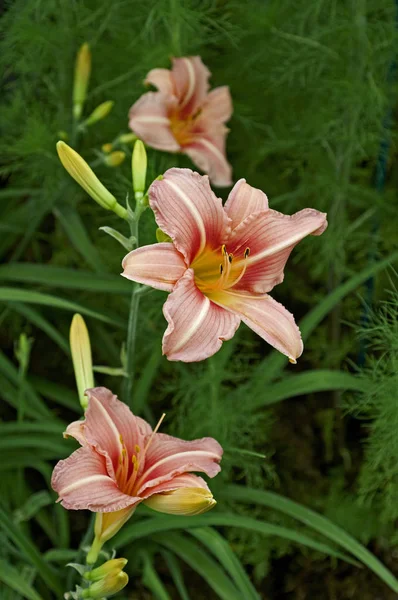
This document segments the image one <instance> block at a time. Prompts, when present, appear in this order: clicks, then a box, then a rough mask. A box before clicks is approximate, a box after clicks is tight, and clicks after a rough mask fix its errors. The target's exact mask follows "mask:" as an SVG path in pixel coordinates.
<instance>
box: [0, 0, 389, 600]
mask: <svg viewBox="0 0 398 600" xmlns="http://www.w3.org/2000/svg"><path fill="white" fill-rule="evenodd" d="M397 10H398V9H397V5H396V3H395V2H394V1H393V0H344V1H342V0H297V1H296V2H292V0H258V1H256V0H245V1H244V0H158V1H156V0H148V1H147V2H141V1H139V0H113V1H112V2H109V0H95V1H94V0H92V1H90V0H45V1H44V0H13V1H11V2H6V3H5V5H4V6H3V9H2V17H1V19H0V30H1V38H2V39H1V42H0V64H1V72H2V94H1V100H0V102H1V111H0V130H1V140H0V182H1V190H0V233H1V235H0V256H1V260H2V265H1V266H0V323H1V335H0V339H1V353H0V395H1V397H2V401H1V405H0V419H1V421H0V450H1V452H2V460H1V463H0V471H1V478H0V482H1V483H0V487H1V504H0V540H1V544H0V597H1V599H2V600H3V599H4V600H11V599H12V600H18V599H19V598H32V599H33V600H38V598H42V599H45V600H47V599H50V598H61V597H62V593H63V592H64V591H67V590H70V589H72V587H73V585H74V583H76V581H75V580H74V578H75V573H74V571H73V570H72V569H70V568H69V569H67V568H66V567H65V564H66V563H67V562H69V561H75V560H77V559H76V553H77V552H78V547H79V544H80V542H81V540H82V538H83V536H84V534H85V531H86V529H87V526H88V523H89V515H88V514H86V513H85V512H76V513H75V512H73V513H68V512H67V511H66V510H64V509H62V508H61V507H60V506H59V505H55V504H54V501H55V494H54V492H52V490H51V487H50V485H49V478H50V475H51V470H52V467H53V465H54V464H55V462H56V461H57V460H59V459H60V458H63V457H65V456H67V455H68V454H69V453H70V452H71V451H72V450H73V449H74V447H75V445H74V444H73V442H71V441H68V440H63V439H62V435H61V433H62V431H63V429H64V427H65V425H66V424H67V423H68V422H70V421H71V420H73V419H76V418H78V415H79V414H80V407H79V404H78V399H77V395H76V391H75V382H74V376H73V369H72V364H71V360H70V355H69V344H68V333H69V326H70V322H71V318H72V316H73V313H74V312H76V311H79V312H81V313H82V314H83V315H84V316H85V318H86V321H87V324H88V328H89V331H90V336H91V342H92V347H93V358H94V364H95V365H99V366H104V365H105V366H107V367H114V368H120V366H121V358H120V356H121V348H122V344H123V342H124V340H125V336H126V324H127V318H128V311H129V296H130V293H131V289H132V287H131V284H130V282H127V281H125V280H123V279H122V278H121V277H120V276H119V273H120V271H121V266H120V265H121V260H122V258H123V256H124V254H125V253H124V251H123V248H122V247H121V246H119V245H118V244H117V242H116V241H114V240H113V239H111V238H110V237H108V236H106V234H105V233H103V232H102V231H99V227H102V226H105V225H108V226H111V227H115V226H116V227H117V226H118V225H119V223H118V219H117V217H116V216H113V215H111V213H106V212H105V211H103V210H102V209H101V208H100V207H99V206H97V205H96V204H95V203H94V202H93V201H92V200H91V199H90V198H89V197H88V196H87V195H85V193H84V192H83V191H82V190H81V189H80V188H79V187H78V186H77V185H76V184H75V182H74V181H73V180H72V179H71V178H70V177H69V176H68V175H67V173H66V172H65V171H64V170H63V168H62V166H61V165H60V163H59V160H58V157H57V154H56V151H55V144H56V142H57V140H58V139H59V137H60V133H59V132H61V131H64V132H66V133H67V134H69V136H70V133H71V127H72V87H73V70H74V62H75V57H76V53H77V51H78V49H79V47H80V46H81V44H82V43H83V42H88V43H89V44H90V47H91V51H92V61H93V63H92V76H91V81H90V90H89V95H88V100H87V104H86V109H85V110H86V114H89V113H90V112H91V110H93V109H94V108H95V107H96V106H97V105H98V104H100V103H101V102H104V101H106V100H113V101H114V102H115V105H114V108H113V110H112V112H111V113H110V115H109V116H108V117H107V118H106V119H105V120H103V121H101V122H99V123H98V124H97V125H96V126H94V127H91V128H90V129H88V130H87V132H86V134H85V135H84V136H81V137H80V139H79V140H78V141H77V142H76V144H75V146H74V147H75V148H76V149H77V150H78V151H79V152H80V153H81V154H82V156H84V157H85V159H86V160H87V161H89V162H93V161H97V159H98V157H99V156H100V149H101V146H102V145H103V144H104V143H108V142H111V141H112V140H113V139H114V138H115V137H117V136H118V135H119V134H121V133H126V132H127V131H128V128H127V114H128V110H129V108H130V106H131V105H132V104H133V103H134V102H135V100H136V99H137V98H139V97H140V96H141V94H142V93H143V92H144V91H145V88H144V86H143V79H144V77H145V75H146V73H147V72H148V71H149V70H150V69H152V68H154V67H169V65H170V58H171V57H172V56H189V55H196V54H199V55H200V56H201V57H202V59H203V61H204V63H205V64H206V65H207V66H208V67H209V69H210V71H211V72H212V79H211V83H212V86H213V87H214V86H217V85H229V86H230V89H231V93H232V98H233V102H234V115H233V117H232V120H231V121H230V123H229V128H230V130H231V131H230V134H229V137H228V142H227V152H228V157H229V160H230V162H231V163H232V166H233V173H234V175H233V176H234V180H235V181H236V180H237V179H239V178H241V177H245V178H246V180H247V181H248V183H250V184H251V185H253V186H255V187H258V188H260V189H262V190H263V191H264V192H265V193H266V194H267V195H268V198H269V201H270V207H271V208H274V209H276V210H279V211H281V212H283V213H287V214H292V213H293V212H295V211H298V210H300V209H302V208H306V207H313V208H316V209H318V210H321V211H324V212H327V213H328V218H329V228H328V230H327V231H326V232H325V233H324V234H323V236H322V237H321V238H310V239H306V240H305V241H303V242H302V243H301V244H300V245H299V246H298V247H297V248H296V249H295V250H294V252H293V255H292V257H291V259H290V261H289V263H288V265H287V268H286V271H285V281H284V283H283V284H282V285H280V286H278V287H277V288H276V289H275V290H274V292H273V296H274V297H275V299H276V300H278V301H280V302H282V303H283V304H284V305H285V306H286V307H287V308H288V309H289V310H290V311H291V312H292V313H293V314H294V315H295V317H296V320H297V321H298V322H301V329H302V332H303V337H304V340H305V350H304V354H303V356H302V357H301V359H300V360H299V362H298V364H297V365H296V366H292V365H287V364H286V362H287V361H286V360H285V359H284V358H283V357H282V356H281V355H279V354H277V353H276V352H275V351H272V350H271V349H270V347H269V346H267V345H266V344H265V342H263V341H262V340H261V339H260V338H258V337H257V336H255V334H254V333H253V332H251V331H250V330H249V329H247V328H246V327H245V326H244V325H242V326H241V327H240V329H239V332H238V335H236V336H235V337H234V339H233V340H232V341H230V342H228V343H225V344H224V346H223V348H222V350H221V351H220V352H219V353H218V354H217V355H215V356H214V357H212V358H211V359H209V360H207V361H205V362H203V363H198V364H190V365H186V364H182V363H169V362H168V361H167V360H166V359H165V358H164V357H162V356H161V338H162V335H163V332H164V329H165V321H164V318H163V316H162V312H161V306H162V304H163V302H164V300H165V297H166V295H165V294H164V293H163V292H154V293H152V294H150V295H148V296H147V297H146V298H145V302H143V303H142V308H141V312H140V315H139V322H138V336H139V337H138V349H139V353H138V355H137V382H136V386H135V389H134V391H133V397H132V398H131V399H130V401H131V404H132V406H133V409H134V411H135V412H137V413H139V414H142V415H143V416H144V417H145V418H147V419H148V420H149V421H150V422H151V423H152V424H155V423H156V421H157V420H158V417H159V416H160V414H161V413H162V412H163V411H164V412H166V413H167V418H166V421H165V424H164V427H165V428H167V431H168V432H169V433H172V434H175V435H178V436H181V437H183V438H187V439H190V438H194V437H201V436H204V435H210V436H214V437H215V438H216V439H218V440H219V441H220V443H221V444H222V445H223V446H224V448H225V455H224V459H223V470H222V473H221V475H220V476H218V477H217V478H216V479H215V480H214V481H212V491H213V493H214V495H215V497H216V498H217V500H218V506H217V508H216V509H215V510H214V511H212V512H211V513H209V514H208V515H205V516H204V517H194V518H192V520H191V521H189V522H188V520H187V519H185V520H184V519H182V518H179V517H159V516H156V515H154V513H149V511H144V510H143V511H141V512H140V511H137V516H136V517H135V518H134V522H133V521H131V522H130V524H129V525H128V526H126V528H125V529H124V530H123V531H122V532H121V534H120V539H119V540H118V541H117V547H118V552H119V554H120V553H121V555H124V556H126V558H128V559H129V565H128V567H127V570H128V572H129V574H130V584H129V586H128V588H126V590H125V591H124V592H123V593H121V594H120V598H125V599H126V600H127V599H143V600H146V599H150V598H155V599H160V600H168V599H170V598H171V599H174V598H176V599H177V598H181V599H182V600H201V598H208V599H210V598H212V599H213V598H223V599H224V600H235V599H237V598H242V599H243V600H251V599H255V598H257V599H258V598H262V599H272V600H282V599H283V600H285V599H286V600H306V599H311V600H314V599H318V598H320V599H325V600H337V599H339V600H345V599H347V600H348V599H352V598H353V599H361V600H375V599H376V598H383V600H389V599H390V598H391V599H393V598H397V597H398V596H397V591H398V583H397V581H396V580H395V579H394V577H393V575H391V573H387V572H384V571H383V573H384V577H383V574H382V572H381V571H380V567H379V564H378V563H372V561H371V559H369V556H368V555H366V559H365V556H359V554H358V552H359V551H358V548H357V547H356V546H355V545H353V542H352V538H348V540H349V541H347V540H346V539H345V538H344V535H343V533H342V531H341V530H340V529H339V530H336V529H334V527H335V526H338V527H340V528H342V530H344V531H345V532H347V534H350V535H351V536H353V537H354V538H356V539H357V540H358V541H359V542H361V543H362V544H364V545H365V546H368V548H369V550H371V552H373V553H374V554H375V556H377V557H378V559H379V560H381V561H382V562H383V563H384V564H385V565H386V566H387V567H388V568H389V569H390V570H391V571H392V572H393V573H395V574H398V566H397V562H396V557H397V550H398V537H397V534H396V530H395V522H396V519H397V517H398V466H397V465H398V435H397V428H398V403H397V390H398V375H397V372H398V299H397V298H398V297H397V288H396V285H397V278H396V271H395V270H394V263H395V266H396V260H397V256H398V254H397V252H398V250H397V231H398V213H397V208H398V203H397V185H398V181H397V171H396V169H395V161H396V126H395V120H394V117H395V108H396V99H397V85H396V83H397V82H396V77H397V73H396V66H395V61H396V58H397V56H396V55H397V39H398V38H397V25H396V22H397ZM123 149H124V150H125V151H126V153H128V154H129V153H131V146H130V147H127V146H126V147H125V148H123ZM129 158H130V155H129V156H128V158H127V159H126V160H125V161H124V163H123V164H122V165H120V166H119V167H117V168H109V167H107V166H106V165H104V164H103V163H102V162H101V160H98V161H97V162H98V163H99V164H98V166H97V167H96V169H95V171H96V173H97V174H98V176H99V177H100V178H101V180H102V181H103V182H104V183H105V184H106V186H107V187H108V189H110V190H111V191H112V193H113V194H114V195H115V196H116V197H117V198H118V199H119V201H120V202H121V203H124V199H125V196H126V192H127V191H128V190H129V189H130V187H131V172H130V159H129ZM148 160H149V173H148V181H152V180H153V179H154V178H155V177H156V176H157V175H159V174H160V173H162V172H164V171H165V170H166V169H167V168H169V167H171V166H189V167H191V166H192V165H191V163H190V162H189V160H188V159H187V158H184V157H181V156H176V155H167V154H163V153H161V152H157V151H155V150H151V149H148ZM228 191H229V190H221V191H217V193H219V194H220V195H222V197H223V198H224V199H225V198H226V196H227V193H228ZM155 231H156V224H155V221H154V218H153V214H152V213H151V211H149V210H148V211H146V212H145V213H144V215H143V218H142V221H141V243H142V244H144V243H153V242H154V241H155ZM126 233H127V232H126ZM21 334H25V335H26V336H27V338H28V339H29V344H28V345H29V346H30V352H25V353H24V352H23V348H22V349H21V338H20V336H21ZM96 380H97V383H98V384H99V385H105V386H107V387H109V388H111V389H112V390H113V391H114V392H115V393H118V392H119V391H120V389H121V384H122V380H121V378H120V377H117V376H112V375H109V374H106V373H105V374H104V373H100V372H99V373H97V375H96ZM254 490H256V491H254ZM270 492H271V494H270ZM267 494H268V495H267ZM272 494H278V495H279V496H273V495H272ZM281 496H283V497H287V498H290V499H291V500H293V501H295V502H296V503H298V504H288V505H284V504H283V499H281V498H280V497H281ZM298 505H300V507H301V508H300V507H299V508H297V507H298ZM303 507H306V508H307V509H312V510H314V511H317V512H318V513H320V514H323V515H324V516H325V517H326V518H327V519H328V520H327V521H321V522H320V523H318V521H317V520H316V517H315V516H314V514H313V513H307V512H304V513H301V512H300V510H301V509H302V510H304V511H305V510H306V509H305V508H303ZM300 515H301V517H300ZM195 520H196V522H195ZM196 523H197V524H196ZM273 527H274V528H276V529H273ZM278 528H279V529H278ZM289 532H290V533H289ZM319 544H323V546H322V547H321V546H319ZM344 544H345V545H344ZM350 544H351V546H350ZM325 545H326V546H327V547H326V548H325ZM119 548H120V551H119ZM355 549H356V550H355ZM337 551H338V552H340V553H344V555H345V557H346V558H347V553H349V552H351V553H352V554H353V555H354V556H352V555H351V558H352V559H353V560H354V561H355V560H357V559H358V560H360V561H363V562H365V563H366V564H368V566H371V565H370V564H369V561H370V562H371V563H372V564H373V567H372V568H373V571H376V573H377V574H378V575H379V577H378V576H377V574H376V573H375V572H372V570H370V569H368V568H360V567H359V566H358V564H350V563H347V562H346V561H345V560H343V559H340V558H337V557H336V556H334V555H335V554H336V552H337ZM359 553H360V552H359ZM78 556H79V555H78ZM80 558H81V555H80ZM367 561H368V562H367ZM245 572H246V574H245ZM17 573H18V574H19V575H18V577H17V576H16V574H17ZM380 577H381V578H384V581H385V582H383V581H381V579H380ZM389 578H391V579H389ZM15 581H18V585H19V586H20V587H18V586H17V585H16V583H15ZM394 586H395V588H394ZM391 588H392V589H395V591H392V589H391ZM35 594H37V595H36V596H35Z"/></svg>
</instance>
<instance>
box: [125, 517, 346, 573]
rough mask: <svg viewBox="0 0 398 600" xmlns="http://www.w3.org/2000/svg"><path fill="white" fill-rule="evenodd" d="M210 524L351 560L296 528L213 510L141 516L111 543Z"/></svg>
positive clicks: (127, 541)
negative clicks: (293, 543)
mask: <svg viewBox="0 0 398 600" xmlns="http://www.w3.org/2000/svg"><path fill="white" fill-rule="evenodd" d="M209 525H214V526H219V527H241V528H242V529H248V530H249V531H255V532H257V533H262V534H264V535H267V536H270V535H274V536H276V537H281V538H285V539H287V540H290V541H292V542H296V543H298V544H302V545H304V546H308V547H309V548H312V549H314V550H317V551H318V552H323V553H324V554H328V555H330V556H334V557H336V558H340V559H341V560H344V561H346V562H349V563H353V561H352V560H351V558H350V557H349V556H347V555H345V554H341V553H340V552H338V551H336V550H335V549H334V548H332V547H331V546H329V545H327V544H324V543H321V542H317V541H316V540H314V539H313V538H311V537H309V536H308V535H306V534H304V533H301V532H298V531H295V530H294V529H288V528H287V527H281V526H279V525H273V524H272V523H267V522H266V521H257V520H256V519H252V518H251V517H242V516H240V515H234V514H225V513H215V514H214V513H213V514H211V515H207V514H205V515H198V516H195V517H180V516H174V515H173V516H167V517H154V518H152V519H143V520H142V521H139V522H138V523H133V524H132V525H127V526H125V527H124V528H123V530H122V531H121V532H120V534H118V535H117V537H116V539H115V541H114V543H113V546H114V547H115V548H120V547H122V546H125V545H126V544H129V543H131V542H133V541H135V540H137V539H139V538H143V537H146V536H148V535H152V534H155V533H156V535H158V533H159V532H162V531H171V530H173V529H191V528H193V527H207V526H209ZM156 539H157V538H156Z"/></svg>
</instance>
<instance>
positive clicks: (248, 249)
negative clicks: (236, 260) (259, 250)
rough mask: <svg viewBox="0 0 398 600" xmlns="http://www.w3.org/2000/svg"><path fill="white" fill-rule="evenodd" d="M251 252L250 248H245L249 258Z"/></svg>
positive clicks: (246, 255)
mask: <svg viewBox="0 0 398 600" xmlns="http://www.w3.org/2000/svg"><path fill="white" fill-rule="evenodd" d="M249 254H250V248H246V250H245V258H247V257H248V256H249Z"/></svg>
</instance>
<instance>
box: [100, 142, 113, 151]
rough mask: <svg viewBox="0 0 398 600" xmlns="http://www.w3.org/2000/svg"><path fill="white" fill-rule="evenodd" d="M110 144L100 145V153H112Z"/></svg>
mask: <svg viewBox="0 0 398 600" xmlns="http://www.w3.org/2000/svg"><path fill="white" fill-rule="evenodd" d="M112 148H113V146H112V144H111V143H110V142H108V143H107V144H102V146H101V150H102V152H105V154H109V152H112Z"/></svg>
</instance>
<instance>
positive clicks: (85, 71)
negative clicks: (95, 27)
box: [73, 43, 91, 119]
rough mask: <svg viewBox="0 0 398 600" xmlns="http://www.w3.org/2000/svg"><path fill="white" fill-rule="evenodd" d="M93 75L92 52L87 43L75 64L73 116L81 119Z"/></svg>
mask: <svg viewBox="0 0 398 600" xmlns="http://www.w3.org/2000/svg"><path fill="white" fill-rule="evenodd" d="M90 74H91V52H90V47H89V45H88V44H87V43H85V44H83V45H82V46H81V48H80V50H79V52H78V53H77V57H76V63H75V81H74V85H73V115H74V117H75V119H80V117H81V115H82V111H83V106H84V102H85V100H86V94H87V88H88V82H89V79H90Z"/></svg>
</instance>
